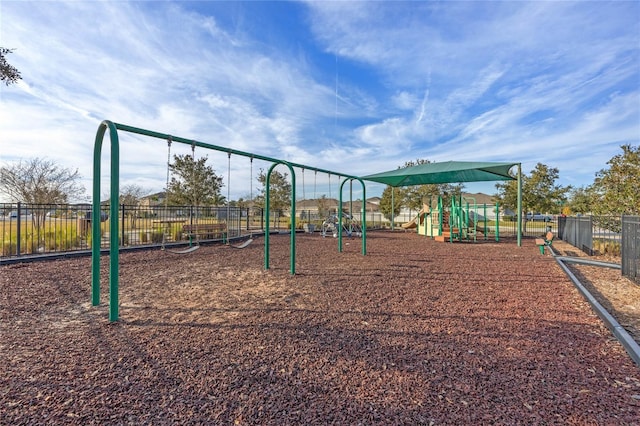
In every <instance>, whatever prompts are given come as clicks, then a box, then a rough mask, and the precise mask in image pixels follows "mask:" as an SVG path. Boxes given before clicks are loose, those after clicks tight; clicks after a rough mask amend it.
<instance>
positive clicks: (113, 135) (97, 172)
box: [91, 120, 367, 321]
mask: <svg viewBox="0 0 640 426" xmlns="http://www.w3.org/2000/svg"><path fill="white" fill-rule="evenodd" d="M107 130H108V131H109V136H110V144H111V145H110V154H111V156H110V188H109V192H110V199H111V203H110V207H109V209H110V211H109V213H110V215H109V320H110V321H117V320H118V315H119V312H118V310H119V306H118V305H119V302H118V293H119V273H120V264H119V255H120V253H119V238H118V236H119V226H120V224H119V220H118V216H119V211H118V205H119V201H118V200H119V196H120V142H119V137H118V131H122V132H127V133H132V134H137V135H141V136H147V137H151V138H155V139H161V140H164V141H168V145H169V148H168V155H167V157H168V160H167V182H169V179H170V161H171V151H170V150H171V143H181V144H186V145H191V147H192V156H194V155H195V147H196V146H198V147H201V148H205V149H211V150H214V151H222V152H226V153H227V154H228V159H229V166H230V164H231V163H230V161H231V155H237V156H241V157H248V158H250V159H251V165H252V167H253V159H254V158H255V159H259V160H263V161H267V162H270V163H272V165H271V167H270V168H269V170H268V172H267V175H266V183H265V194H266V196H265V211H264V214H265V217H266V218H267V219H268V218H269V217H270V210H271V195H270V193H271V191H270V188H271V175H272V173H273V170H274V169H275V168H276V167H277V166H279V165H283V166H285V167H287V168H288V169H289V171H290V173H291V191H292V194H291V212H292V215H291V227H290V235H291V239H290V273H291V275H295V273H296V269H295V267H296V265H295V258H296V235H295V232H296V218H295V214H294V213H295V211H296V174H295V170H294V167H297V168H300V169H303V170H304V169H307V170H314V171H315V172H316V173H317V172H321V173H327V174H329V176H330V175H331V174H337V173H336V172H333V171H330V170H326V169H320V168H316V167H311V166H306V165H302V164H296V163H293V162H290V161H285V160H280V159H277V158H271V157H267V156H263V155H258V154H253V153H249V152H244V151H238V150H235V149H230V148H225V147H221V146H217V145H212V144H208V143H204V142H199V141H196V140H190V139H185V138H181V137H177V136H172V135H169V134H165V133H160V132H156V131H152V130H145V129H140V128H137V127H133V126H129V125H126V124H121V123H114V122H112V121H109V120H105V121H103V122H102V123H100V125H99V127H98V131H97V132H96V137H95V143H94V150H93V192H92V196H93V200H92V202H93V208H92V221H91V224H92V225H91V237H92V241H94V242H98V243H94V244H92V246H91V302H92V305H93V306H97V305H99V304H100V243H99V242H100V241H101V236H100V231H101V230H100V191H101V187H100V186H101V185H100V176H101V153H102V144H103V140H104V136H105V133H106V132H107ZM192 158H195V157H192ZM252 175H253V168H252ZM338 176H341V177H343V178H344V180H343V181H342V183H341V185H340V191H339V206H338V217H339V218H342V192H343V187H344V185H345V183H346V182H350V183H352V182H353V180H357V181H359V182H360V184H361V185H362V199H363V200H366V199H367V198H366V186H365V184H364V181H363V180H362V179H361V178H360V177H357V176H350V175H344V174H339V175H338ZM228 178H230V167H228ZM252 178H253V176H252ZM303 180H304V177H303ZM167 186H168V183H167ZM314 190H315V188H314ZM252 195H253V193H252ZM167 202H168V201H167V200H165V209H166V208H168V204H167ZM229 210H230V206H229V184H228V182H227V218H229ZM196 211H197V210H196ZM196 215H197V213H196ZM361 223H362V254H363V255H366V252H367V251H366V215H365V212H364V209H363V211H362V221H361ZM264 237H265V238H264V240H265V241H264V268H265V269H269V248H270V246H269V242H270V241H269V239H270V225H269V220H266V221H265V233H264ZM250 243H251V240H247V241H245V242H244V243H242V244H241V245H239V246H236V248H242V247H246V245H248V244H250ZM165 245H166V244H165V238H164V237H163V244H162V246H163V248H165V250H166V247H165ZM198 247H199V240H198V237H197V236H196V243H195V245H193V244H192V245H191V247H189V248H188V249H186V250H181V251H173V252H177V253H178V254H185V253H190V252H192V251H195V250H197V248H198ZM342 248H343V245H342V227H341V226H340V227H339V229H338V251H339V252H342Z"/></svg>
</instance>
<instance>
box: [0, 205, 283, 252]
mask: <svg viewBox="0 0 640 426" xmlns="http://www.w3.org/2000/svg"><path fill="white" fill-rule="evenodd" d="M91 209H92V206H91V205H89V204H76V205H52V204H37V205H34V204H23V203H17V204H0V237H1V238H2V239H1V240H0V241H1V243H2V244H1V245H0V257H15V256H22V255H37V254H50V253H63V252H72V251H82V250H88V249H90V248H91V244H92V241H91ZM118 216H119V217H118V221H119V233H120V238H119V241H120V246H121V247H132V246H144V245H150V246H151V245H158V244H162V243H167V244H184V243H188V242H189V236H188V233H187V232H185V226H186V225H194V224H198V225H204V224H213V223H224V224H226V233H225V238H234V237H241V236H242V235H243V234H244V233H247V232H251V230H254V229H258V230H261V229H262V228H263V225H264V219H263V217H262V210H261V209H257V210H251V209H246V208H244V209H241V208H238V207H226V206H225V207H195V206H170V207H167V208H157V209H156V208H150V207H143V206H131V205H124V204H122V205H120V207H119V209H118ZM108 218H109V205H103V206H101V212H100V219H101V224H100V229H101V234H102V237H101V241H100V246H101V247H108V246H109V232H110V229H109V227H110V223H109V220H108ZM274 220H276V221H278V217H274ZM211 239H215V238H211Z"/></svg>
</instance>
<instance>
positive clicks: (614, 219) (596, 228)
mask: <svg viewBox="0 0 640 426" xmlns="http://www.w3.org/2000/svg"><path fill="white" fill-rule="evenodd" d="M558 238H560V239H561V240H563V241H566V242H568V243H569V244H571V245H573V246H575V247H577V248H579V249H580V250H582V251H583V252H585V253H587V254H588V255H590V256H593V255H599V254H607V255H611V256H617V257H619V256H621V251H622V245H621V243H622V222H621V217H620V216H572V217H561V218H559V219H558Z"/></svg>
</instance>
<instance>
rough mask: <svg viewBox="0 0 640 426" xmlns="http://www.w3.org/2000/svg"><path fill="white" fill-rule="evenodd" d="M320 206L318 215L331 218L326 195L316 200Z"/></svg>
mask: <svg viewBox="0 0 640 426" xmlns="http://www.w3.org/2000/svg"><path fill="white" fill-rule="evenodd" d="M316 203H317V205H318V215H319V216H320V217H329V214H330V212H329V199H328V198H327V196H326V195H325V194H322V196H321V197H320V198H318V199H317V200H316Z"/></svg>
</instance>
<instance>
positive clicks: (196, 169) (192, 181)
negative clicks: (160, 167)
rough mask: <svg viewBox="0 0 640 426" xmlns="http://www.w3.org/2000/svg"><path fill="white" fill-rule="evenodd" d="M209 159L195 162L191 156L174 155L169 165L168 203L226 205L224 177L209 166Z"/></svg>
mask: <svg viewBox="0 0 640 426" xmlns="http://www.w3.org/2000/svg"><path fill="white" fill-rule="evenodd" d="M206 163H207V157H201V158H199V159H197V160H195V159H194V158H193V157H192V156H191V155H188V154H184V155H174V156H173V164H170V165H169V168H170V171H171V181H170V182H169V186H168V188H167V197H168V200H167V202H168V203H169V204H172V205H191V206H216V205H222V204H225V202H226V199H225V197H224V196H222V195H221V193H220V190H221V188H222V187H223V186H224V184H223V183H222V177H219V176H217V175H216V173H215V170H214V169H213V168H212V167H210V166H208V165H207V164H206Z"/></svg>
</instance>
